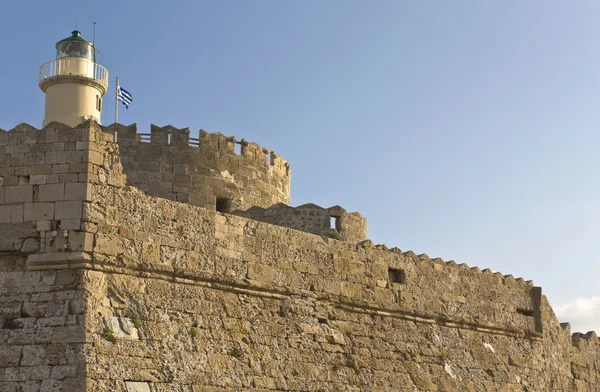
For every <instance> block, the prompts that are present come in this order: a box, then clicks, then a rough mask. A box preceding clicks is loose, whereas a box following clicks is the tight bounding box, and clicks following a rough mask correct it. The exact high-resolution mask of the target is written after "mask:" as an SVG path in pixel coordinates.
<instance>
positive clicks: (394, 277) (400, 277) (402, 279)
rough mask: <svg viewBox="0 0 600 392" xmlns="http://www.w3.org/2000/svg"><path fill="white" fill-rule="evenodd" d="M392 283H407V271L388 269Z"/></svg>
mask: <svg viewBox="0 0 600 392" xmlns="http://www.w3.org/2000/svg"><path fill="white" fill-rule="evenodd" d="M388 277H389V279H390V283H400V284H404V283H406V271H404V270H403V269H400V268H388Z"/></svg>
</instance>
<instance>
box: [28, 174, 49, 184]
mask: <svg viewBox="0 0 600 392" xmlns="http://www.w3.org/2000/svg"><path fill="white" fill-rule="evenodd" d="M47 181H48V175H47V174H32V175H31V176H29V183H30V184H31V185H41V184H46V183H47Z"/></svg>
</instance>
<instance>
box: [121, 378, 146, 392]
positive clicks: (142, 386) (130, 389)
mask: <svg viewBox="0 0 600 392" xmlns="http://www.w3.org/2000/svg"><path fill="white" fill-rule="evenodd" d="M125 386H126V387H127V392H150V386H149V385H148V383H147V382H135V381H125Z"/></svg>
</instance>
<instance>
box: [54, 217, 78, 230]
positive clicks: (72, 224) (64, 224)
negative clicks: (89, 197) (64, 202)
mask: <svg viewBox="0 0 600 392" xmlns="http://www.w3.org/2000/svg"><path fill="white" fill-rule="evenodd" d="M59 229H60V230H80V229H81V220H80V219H63V220H61V221H60V227H59Z"/></svg>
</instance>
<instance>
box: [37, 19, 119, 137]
mask: <svg viewBox="0 0 600 392" xmlns="http://www.w3.org/2000/svg"><path fill="white" fill-rule="evenodd" d="M71 34H72V35H71V36H70V37H68V38H65V39H63V40H62V41H59V42H57V44H56V60H53V61H49V62H47V63H46V64H44V65H42V67H41V68H40V88H41V89H42V91H43V92H44V93H46V114H45V116H44V123H43V124H42V126H44V127H45V126H46V125H48V123H50V122H52V121H58V122H61V123H63V124H66V125H69V126H71V127H74V126H76V125H78V124H81V123H82V122H83V121H85V120H89V119H92V120H95V121H97V122H98V123H100V115H101V114H102V96H103V95H104V94H106V92H107V91H108V71H107V70H106V68H104V67H103V66H101V65H100V64H96V48H95V47H94V45H93V44H92V43H91V42H88V41H86V40H84V39H83V38H82V37H81V33H80V32H79V31H77V30H75V31H73V32H72V33H71Z"/></svg>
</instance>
